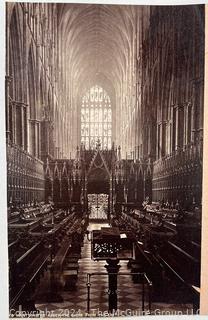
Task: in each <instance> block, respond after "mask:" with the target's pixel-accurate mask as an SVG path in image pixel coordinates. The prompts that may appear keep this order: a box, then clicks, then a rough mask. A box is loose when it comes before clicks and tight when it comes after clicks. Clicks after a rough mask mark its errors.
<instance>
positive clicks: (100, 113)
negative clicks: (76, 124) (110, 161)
mask: <svg viewBox="0 0 208 320" xmlns="http://www.w3.org/2000/svg"><path fill="white" fill-rule="evenodd" d="M111 140H112V109H111V101H110V97H109V96H108V95H107V93H106V91H105V90H103V88H101V87H100V86H98V85H96V86H94V87H92V88H91V89H90V90H88V92H87V93H86V94H85V95H84V97H83V98H82V105H81V143H82V144H83V145H85V148H86V149H89V148H91V149H93V148H95V147H96V144H97V143H98V142H99V144H100V147H101V149H111Z"/></svg>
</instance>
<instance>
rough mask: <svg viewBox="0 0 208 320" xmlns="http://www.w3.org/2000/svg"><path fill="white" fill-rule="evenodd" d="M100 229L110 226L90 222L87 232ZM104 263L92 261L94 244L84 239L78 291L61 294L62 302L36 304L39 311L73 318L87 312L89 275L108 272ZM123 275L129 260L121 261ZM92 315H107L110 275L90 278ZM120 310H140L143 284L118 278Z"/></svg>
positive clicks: (127, 277) (121, 277) (127, 278)
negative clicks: (92, 245) (92, 246)
mask: <svg viewBox="0 0 208 320" xmlns="http://www.w3.org/2000/svg"><path fill="white" fill-rule="evenodd" d="M101 227H109V225H108V224H106V223H90V224H89V226H88V230H89V231H92V230H97V229H100V228H101ZM105 264H106V262H105V261H93V260H92V259H91V242H90V241H88V239H87V236H86V235H85V238H84V246H83V247H82V253H81V259H80V260H79V274H78V281H77V286H76V289H75V290H73V291H64V290H63V291H62V292H60V294H61V296H62V297H63V299H64V302H62V303H47V304H39V303H38V304H36V307H37V309H39V310H42V311H45V310H48V311H51V310H53V314H54V315H55V314H57V315H58V314H60V312H64V313H65V315H67V313H69V315H71V317H75V316H82V315H85V314H86V312H87V286H86V283H87V273H93V272H106V269H105V267H104V266H105ZM120 265H121V268H120V272H128V273H130V270H129V269H127V261H120ZM90 299H91V301H90V309H91V310H90V314H91V315H101V313H104V312H108V276H107V275H106V276H105V275H96V276H93V277H91V288H90ZM118 309H119V310H124V311H125V312H130V311H127V309H129V310H132V311H133V310H134V311H136V310H141V285H138V284H134V283H133V282H132V279H131V276H119V277H118Z"/></svg>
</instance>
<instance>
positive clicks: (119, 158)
mask: <svg viewBox="0 0 208 320" xmlns="http://www.w3.org/2000/svg"><path fill="white" fill-rule="evenodd" d="M118 160H119V161H121V146H118Z"/></svg>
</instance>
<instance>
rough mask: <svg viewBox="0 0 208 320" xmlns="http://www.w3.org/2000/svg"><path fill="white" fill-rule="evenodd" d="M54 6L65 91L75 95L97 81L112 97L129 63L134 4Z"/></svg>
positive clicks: (131, 46) (123, 79) (134, 18)
mask: <svg viewBox="0 0 208 320" xmlns="http://www.w3.org/2000/svg"><path fill="white" fill-rule="evenodd" d="M57 9H58V38H59V48H60V49H61V50H60V51H59V52H61V54H62V55H61V59H62V61H61V65H62V67H63V69H64V73H62V74H65V75H63V76H64V77H65V79H63V80H65V81H64V82H65V83H66V86H69V87H68V88H65V89H67V90H66V91H68V92H71V93H72V92H73V96H74V97H77V96H81V95H82V94H83V93H84V92H85V91H86V90H87V89H89V87H91V86H92V85H94V84H99V85H101V86H102V87H103V88H105V90H106V91H107V92H108V93H109V95H110V96H111V97H112V98H113V97H115V94H116V93H117V94H119V92H118V89H119V86H120V85H121V83H122V82H123V81H125V78H126V72H127V70H129V67H130V64H131V59H132V54H133V52H132V51H133V41H134V37H133V35H134V34H135V32H136V31H135V29H136V21H137V17H136V14H137V10H136V7H134V6H116V5H95V4H93V5H92V4H77V5H76V4H58V5H57Z"/></svg>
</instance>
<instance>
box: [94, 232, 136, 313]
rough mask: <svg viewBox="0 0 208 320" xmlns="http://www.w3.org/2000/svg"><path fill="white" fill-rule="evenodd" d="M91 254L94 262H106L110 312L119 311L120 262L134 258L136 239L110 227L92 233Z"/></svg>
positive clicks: (128, 233)
mask: <svg viewBox="0 0 208 320" xmlns="http://www.w3.org/2000/svg"><path fill="white" fill-rule="evenodd" d="M91 245H92V248H91V253H92V259H94V260H106V262H107V264H106V265H105V268H106V270H107V272H108V294H109V300H108V304H109V312H113V311H116V310H117V275H118V272H119V269H120V265H119V261H120V260H129V259H132V258H134V238H133V235H132V234H131V233H130V232H121V231H120V230H119V228H114V227H109V228H101V230H93V231H92V241H91Z"/></svg>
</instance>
